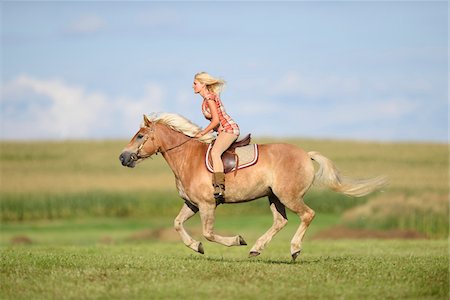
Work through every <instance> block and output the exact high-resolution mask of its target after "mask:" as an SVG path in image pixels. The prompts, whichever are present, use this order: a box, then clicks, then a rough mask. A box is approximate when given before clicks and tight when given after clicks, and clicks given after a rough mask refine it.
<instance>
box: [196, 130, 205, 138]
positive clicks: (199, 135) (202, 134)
mask: <svg viewBox="0 0 450 300" xmlns="http://www.w3.org/2000/svg"><path fill="white" fill-rule="evenodd" d="M204 135H205V134H204V133H203V131H200V132H199V133H197V134H196V135H195V138H197V139H198V138H201V137H202V136H204Z"/></svg>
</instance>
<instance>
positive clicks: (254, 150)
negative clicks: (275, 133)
mask: <svg viewBox="0 0 450 300" xmlns="http://www.w3.org/2000/svg"><path fill="white" fill-rule="evenodd" d="M211 148H212V145H209V147H208V150H207V151H206V155H205V164H206V168H207V169H208V171H209V172H211V173H213V172H214V170H213V167H212V165H211V159H210V157H209V156H210V152H211ZM235 151H236V154H237V155H238V157H239V166H238V168H237V169H238V170H240V169H243V168H246V167H250V166H252V165H254V164H256V162H257V161H258V155H259V154H258V145H257V144H251V145H247V146H244V147H238V148H236V150H235ZM235 169H236V168H233V169H232V170H231V171H230V172H233V171H234V170H235Z"/></svg>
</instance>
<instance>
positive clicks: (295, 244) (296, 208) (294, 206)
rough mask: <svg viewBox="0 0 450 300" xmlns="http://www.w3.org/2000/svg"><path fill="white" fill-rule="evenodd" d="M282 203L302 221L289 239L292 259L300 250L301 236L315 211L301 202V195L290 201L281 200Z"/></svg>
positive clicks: (303, 234)
mask: <svg viewBox="0 0 450 300" xmlns="http://www.w3.org/2000/svg"><path fill="white" fill-rule="evenodd" d="M283 204H284V205H286V207H287V208H289V209H290V210H292V211H293V212H295V213H296V214H297V215H298V216H299V217H300V219H301V221H302V223H301V224H300V226H299V227H298V229H297V231H296V232H295V234H294V237H293V238H292V240H291V255H292V259H293V260H295V259H296V258H297V256H298V255H299V254H300V252H301V250H302V240H303V237H304V236H305V232H306V229H307V228H308V226H309V224H310V223H311V221H312V220H313V219H314V215H315V213H314V210H312V209H311V208H309V207H308V206H307V205H306V204H305V202H303V198H302V197H301V198H300V199H295V200H291V201H283Z"/></svg>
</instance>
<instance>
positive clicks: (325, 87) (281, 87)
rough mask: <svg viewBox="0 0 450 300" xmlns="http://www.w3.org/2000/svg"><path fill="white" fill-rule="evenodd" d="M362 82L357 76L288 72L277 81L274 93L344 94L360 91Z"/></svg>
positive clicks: (320, 95)
mask: <svg viewBox="0 0 450 300" xmlns="http://www.w3.org/2000/svg"><path fill="white" fill-rule="evenodd" d="M360 89H361V83H360V81H359V80H358V79H356V78H351V77H342V76H334V75H319V76H317V75H311V74H310V75H307V76H306V75H303V74H300V73H298V72H287V73H285V74H284V75H283V76H281V78H280V79H279V80H278V81H277V82H276V83H275V86H274V89H273V91H272V93H274V94H281V95H283V94H298V95H301V96H306V97H314V98H318V97H322V96H333V95H334V96H336V95H339V96H342V95H350V94H355V93H357V92H359V91H360Z"/></svg>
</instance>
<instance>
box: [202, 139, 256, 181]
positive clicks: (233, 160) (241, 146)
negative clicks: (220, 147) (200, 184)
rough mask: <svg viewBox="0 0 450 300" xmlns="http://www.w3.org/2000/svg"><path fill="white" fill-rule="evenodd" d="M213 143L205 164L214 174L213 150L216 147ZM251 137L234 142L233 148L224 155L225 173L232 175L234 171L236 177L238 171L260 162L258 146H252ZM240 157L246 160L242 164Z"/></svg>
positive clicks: (209, 148) (207, 153)
mask: <svg viewBox="0 0 450 300" xmlns="http://www.w3.org/2000/svg"><path fill="white" fill-rule="evenodd" d="M214 142H215V141H213V142H212V143H211V145H209V147H208V150H207V151H206V157H205V163H206V167H207V169H208V170H209V171H210V172H213V168H212V159H211V155H210V152H211V148H212V146H213V145H214ZM250 142H251V135H250V134H248V135H246V136H245V137H244V138H243V139H241V140H239V141H236V142H234V143H233V144H231V146H230V147H229V148H228V149H227V150H226V151H225V152H224V153H223V154H222V163H223V168H224V173H230V172H232V171H234V173H235V175H236V172H237V170H239V169H242V168H245V167H249V166H251V165H254V164H255V163H256V162H257V160H258V146H257V145H256V144H253V145H250ZM240 157H244V160H243V161H242V163H241V164H240V163H239V161H240Z"/></svg>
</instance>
